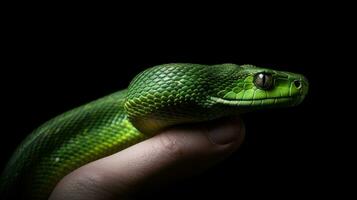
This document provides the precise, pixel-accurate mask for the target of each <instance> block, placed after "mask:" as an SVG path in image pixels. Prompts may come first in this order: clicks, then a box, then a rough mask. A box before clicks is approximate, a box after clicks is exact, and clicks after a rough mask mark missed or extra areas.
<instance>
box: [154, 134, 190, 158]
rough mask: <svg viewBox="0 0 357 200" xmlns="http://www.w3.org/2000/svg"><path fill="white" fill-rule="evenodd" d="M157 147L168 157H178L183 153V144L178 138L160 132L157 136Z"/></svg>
mask: <svg viewBox="0 0 357 200" xmlns="http://www.w3.org/2000/svg"><path fill="white" fill-rule="evenodd" d="M159 145H160V147H159V149H160V151H161V152H163V153H164V154H165V155H166V156H168V157H173V158H174V159H175V158H178V157H181V156H182V155H183V154H184V151H183V147H182V146H183V145H181V142H180V141H179V139H178V138H177V137H175V136H173V135H170V134H162V135H160V137H159Z"/></svg>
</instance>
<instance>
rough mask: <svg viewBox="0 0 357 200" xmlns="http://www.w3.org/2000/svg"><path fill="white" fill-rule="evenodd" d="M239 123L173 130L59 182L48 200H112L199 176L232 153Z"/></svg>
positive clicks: (239, 137) (241, 133) (239, 135)
mask: <svg viewBox="0 0 357 200" xmlns="http://www.w3.org/2000/svg"><path fill="white" fill-rule="evenodd" d="M244 132H245V131H244V126H243V124H242V122H241V120H240V119H239V118H229V119H221V120H216V121H213V122H207V123H202V124H198V125H192V126H185V127H176V128H174V129H170V130H166V131H164V132H162V133H161V134H159V135H156V136H154V137H153V138H150V139H148V140H145V141H143V142H141V143H138V144H136V145H134V146H131V147H129V148H127V149H125V150H123V151H120V152H118V153H116V154H114V155H111V156H108V157H106V158H103V159H100V160H97V161H94V162H92V163H89V164H87V165H85V166H82V167H81V168H79V169H77V170H75V171H73V172H72V173H70V174H69V175H67V176H66V177H65V178H63V179H62V180H61V181H60V183H59V184H58V185H57V187H56V188H55V190H54V191H53V193H52V195H51V198H50V199H114V198H118V197H126V196H128V195H130V194H132V193H134V192H135V191H138V190H140V188H148V187H149V188H150V187H155V186H158V185H159V184H162V183H163V182H166V181H172V179H177V178H182V177H185V176H189V175H191V174H192V173H196V172H199V171H202V170H203V169H205V168H208V167H209V166H211V165H212V164H214V163H216V162H218V161H220V160H222V159H223V158H225V157H227V156H228V155H229V154H230V153H231V152H233V151H234V150H236V149H237V148H238V147H239V146H240V144H241V143H242V141H243V138H244Z"/></svg>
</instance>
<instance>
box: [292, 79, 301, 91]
mask: <svg viewBox="0 0 357 200" xmlns="http://www.w3.org/2000/svg"><path fill="white" fill-rule="evenodd" d="M294 85H295V87H296V88H297V89H300V88H301V81H299V80H295V81H294Z"/></svg>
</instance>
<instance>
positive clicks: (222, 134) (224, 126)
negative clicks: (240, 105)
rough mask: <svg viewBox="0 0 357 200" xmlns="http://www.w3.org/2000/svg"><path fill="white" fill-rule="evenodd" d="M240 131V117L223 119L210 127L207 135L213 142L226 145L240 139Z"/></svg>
mask: <svg viewBox="0 0 357 200" xmlns="http://www.w3.org/2000/svg"><path fill="white" fill-rule="evenodd" d="M240 131H241V120H240V119H237V118H233V119H222V120H219V121H218V122H217V124H214V125H212V126H211V127H209V128H208V132H207V136H208V138H209V139H210V141H211V142H212V143H214V144H218V145H224V144H228V143H231V142H233V141H235V140H236V139H238V138H239V134H240Z"/></svg>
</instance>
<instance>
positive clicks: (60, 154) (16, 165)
mask: <svg viewBox="0 0 357 200" xmlns="http://www.w3.org/2000/svg"><path fill="white" fill-rule="evenodd" d="M260 73H265V74H270V77H271V79H270V80H271V81H272V82H271V83H273V84H272V86H271V87H269V88H265V89H264V87H260V85H259V84H258V83H257V82H256V81H257V76H258V74H260ZM260 80H262V79H260ZM307 91H308V82H307V80H306V79H305V78H304V77H303V76H302V75H299V74H294V73H290V72H281V71H275V70H271V69H264V68H258V67H254V66H252V65H241V66H239V65H235V64H221V65H211V66H208V65H199V64H164V65H159V66H155V67H152V68H149V69H147V70H145V71H143V72H141V73H140V74H139V75H137V76H136V77H135V78H134V80H133V81H132V82H131V84H130V85H129V87H128V89H127V90H122V91H119V92H116V93H114V94H111V95H108V96H106V97H103V98H101V99H99V100H96V101H93V102H91V103H88V104H86V105H83V106H81V107H79V108H76V109H73V110H71V111H68V112H66V113H64V114H62V115H60V116H58V117H55V118H54V119H52V120H50V121H48V122H46V123H45V124H43V125H42V126H40V127H39V128H38V129H36V130H35V131H34V132H33V133H32V134H30V135H29V136H28V137H27V138H26V139H25V140H24V141H23V142H22V144H21V145H20V146H19V147H18V149H17V150H16V152H15V153H14V155H13V156H12V158H11V159H10V161H9V162H8V164H7V167H6V168H5V170H4V173H3V174H2V176H1V179H0V181H1V182H0V192H1V197H2V198H5V199H6V198H9V199H10V198H14V197H16V198H17V199H19V198H24V199H39V200H41V199H47V198H48V197H49V195H50V194H51V191H52V190H53V189H54V187H55V186H56V184H57V183H58V182H59V181H60V180H61V178H63V177H64V176H65V175H66V174H68V173H70V172H71V171H73V170H75V169H76V168H78V167H80V166H83V165H85V164H86V163H89V162H91V161H94V160H97V159H100V158H102V157H105V156H108V155H111V154H113V153H115V152H118V151H120V150H123V149H125V148H127V147H128V146H131V145H133V144H135V143H138V142H140V141H142V140H144V139H146V138H148V137H151V136H153V135H155V134H156V133H158V132H159V131H160V130H162V129H164V128H167V127H170V126H173V125H177V124H182V123H195V122H200V121H207V120H213V119H216V118H220V117H224V116H228V115H237V114H240V113H244V112H248V111H253V110H257V109H266V108H271V107H287V106H294V105H297V104H299V103H301V102H302V101H303V99H304V97H305V95H306V94H307Z"/></svg>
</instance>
